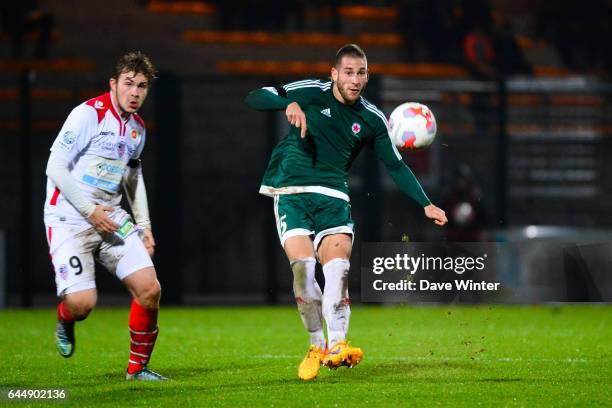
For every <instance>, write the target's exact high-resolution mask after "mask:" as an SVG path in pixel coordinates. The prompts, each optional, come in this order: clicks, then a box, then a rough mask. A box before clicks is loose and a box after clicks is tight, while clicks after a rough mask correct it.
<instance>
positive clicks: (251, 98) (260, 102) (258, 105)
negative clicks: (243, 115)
mask: <svg viewBox="0 0 612 408" xmlns="http://www.w3.org/2000/svg"><path fill="white" fill-rule="evenodd" d="M244 101H245V102H246V104H247V105H248V106H249V107H251V108H253V109H257V110H284V109H285V108H286V107H287V105H289V104H290V103H291V102H293V101H292V100H290V99H288V98H285V97H282V96H279V95H278V92H277V89H276V88H273V87H266V88H260V89H257V90H255V91H252V92H251V93H249V94H248V95H247V97H246V99H245V100H244Z"/></svg>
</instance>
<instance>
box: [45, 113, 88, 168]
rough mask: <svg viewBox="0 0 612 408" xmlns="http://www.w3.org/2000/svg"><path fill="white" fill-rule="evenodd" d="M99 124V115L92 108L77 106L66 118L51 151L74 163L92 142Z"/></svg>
mask: <svg viewBox="0 0 612 408" xmlns="http://www.w3.org/2000/svg"><path fill="white" fill-rule="evenodd" d="M97 123H98V115H97V114H96V112H95V110H94V109H93V108H92V107H91V106H88V105H85V104H82V105H79V106H77V107H76V108H74V109H73V110H72V112H70V115H68V118H66V121H65V122H64V125H63V126H62V129H61V130H60V132H59V134H58V135H57V137H56V138H55V141H54V142H53V146H51V151H52V152H56V153H58V154H61V156H62V157H63V158H64V159H66V160H67V161H68V162H72V161H73V160H74V159H75V158H76V157H77V155H78V154H79V153H80V152H81V151H82V150H83V149H85V148H86V147H87V145H88V144H89V142H90V141H91V138H92V137H93V136H94V134H95V131H96V128H97Z"/></svg>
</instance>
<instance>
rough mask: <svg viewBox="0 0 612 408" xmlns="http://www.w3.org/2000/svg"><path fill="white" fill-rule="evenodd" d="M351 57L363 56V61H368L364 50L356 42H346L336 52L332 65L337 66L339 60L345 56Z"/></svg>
mask: <svg viewBox="0 0 612 408" xmlns="http://www.w3.org/2000/svg"><path fill="white" fill-rule="evenodd" d="M347 55H348V56H349V57H353V58H363V59H364V60H365V62H366V63H367V62H368V59H367V57H366V55H365V52H364V51H363V50H362V49H361V47H360V46H358V45H357V44H346V45H343V46H342V48H340V49H339V50H338V52H336V59H335V60H334V66H335V67H337V66H338V64H339V63H340V61H341V60H342V58H343V57H345V56H347Z"/></svg>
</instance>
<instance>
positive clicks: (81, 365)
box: [0, 306, 612, 408]
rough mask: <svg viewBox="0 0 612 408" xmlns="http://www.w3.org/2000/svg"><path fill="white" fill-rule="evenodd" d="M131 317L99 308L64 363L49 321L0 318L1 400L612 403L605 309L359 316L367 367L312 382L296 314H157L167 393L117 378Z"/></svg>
mask: <svg viewBox="0 0 612 408" xmlns="http://www.w3.org/2000/svg"><path fill="white" fill-rule="evenodd" d="M127 318H128V310H127V309H99V310H96V311H95V312H94V313H93V314H92V315H91V316H90V317H89V319H87V321H85V322H82V323H79V324H78V325H77V332H76V335H77V349H76V353H75V355H74V356H73V357H72V358H70V359H63V358H61V357H60V356H59V355H58V354H57V352H56V350H55V346H54V343H53V328H54V323H55V312H54V310H51V309H48V310H34V311H22V310H9V311H3V312H0V388H2V389H3V392H4V393H6V390H7V389H10V388H66V389H68V391H69V393H70V396H69V399H68V401H66V402H55V403H52V404H50V405H52V406H61V405H74V406H81V407H82V406H97V407H100V406H112V407H118V406H131V407H133V406H161V407H174V406H182V407H186V406H239V407H247V406H248V407H251V406H276V407H286V406H304V407H309V408H311V407H316V406H338V407H355V406H368V407H372V406H423V407H430V406H479V405H480V406H495V407H498V406H544V407H549V406H577V407H585V406H610V405H612V306H560V307H552V306H550V307H549V306H539V307H538V306H527V307H512V306H475V307H456V306H437V307H354V308H353V314H352V319H351V330H350V333H349V334H350V339H351V340H352V342H353V343H354V344H355V345H357V346H359V347H361V348H362V349H363V350H364V352H365V358H364V361H363V362H362V363H361V364H360V365H359V366H357V367H356V368H353V369H346V368H341V369H338V370H336V371H328V370H327V369H325V368H324V369H322V370H321V374H320V376H319V378H318V379H317V380H316V381H314V382H309V383H303V382H301V381H300V380H299V379H298V378H297V365H298V364H299V362H300V360H301V359H302V357H303V356H304V355H305V353H306V349H307V346H308V344H307V341H308V340H307V336H306V335H305V333H304V331H303V328H302V325H301V321H300V319H299V317H298V314H297V311H296V310H295V308H289V307H274V308H272V307H253V308H237V307H236V308H199V309H169V308H166V309H162V311H161V312H160V335H159V339H158V343H157V346H156V349H155V353H154V354H153V359H152V361H151V364H150V366H151V368H152V369H154V370H156V371H159V372H160V373H161V374H163V375H166V376H169V377H171V378H172V379H173V381H172V382H168V383H157V384H151V383H133V382H126V381H124V380H123V378H124V370H125V367H126V363H127V357H128V346H129V337H128V331H127ZM2 404H7V402H6V399H5V400H4V402H1V401H0V405H2ZM8 405H10V406H24V404H23V403H8ZM26 405H32V406H41V404H40V403H35V402H28V403H26Z"/></svg>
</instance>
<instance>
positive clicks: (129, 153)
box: [44, 92, 146, 228]
mask: <svg viewBox="0 0 612 408" xmlns="http://www.w3.org/2000/svg"><path fill="white" fill-rule="evenodd" d="M145 135H146V130H145V124H144V121H143V120H142V119H141V118H140V117H139V116H138V115H137V114H136V113H134V114H131V115H130V116H129V117H128V119H127V120H123V119H122V118H121V116H120V115H119V113H118V112H117V109H116V108H115V106H114V105H113V100H112V97H111V93H110V92H107V93H105V94H102V95H100V96H98V97H96V98H92V99H90V100H88V101H86V102H84V103H82V104H80V105H79V106H77V107H76V108H74V109H73V110H72V112H71V113H70V115H68V118H67V119H66V122H65V123H64V126H63V127H62V129H61V130H60V132H59V134H58V136H57V138H56V139H55V142H54V143H53V146H52V147H51V151H53V152H54V154H61V155H62V156H63V157H64V158H65V159H66V160H67V161H68V163H69V171H70V175H71V176H72V178H73V179H74V180H75V181H76V183H77V185H78V187H79V188H80V189H81V191H82V192H83V194H84V195H85V197H86V198H87V199H89V200H91V202H92V203H94V204H102V205H108V206H118V205H119V203H120V202H121V185H122V179H123V175H124V173H125V171H126V169H127V164H128V161H129V160H131V159H137V158H139V157H140V154H141V152H142V149H143V147H144V144H145ZM44 213H45V224H47V225H56V226H59V225H66V226H72V227H74V226H83V227H84V228H86V227H90V226H91V225H90V224H89V223H88V221H87V220H86V219H85V218H84V217H83V216H82V215H81V214H80V213H79V212H78V211H77V210H76V208H74V207H73V206H72V205H71V204H70V203H69V202H68V201H67V200H66V199H65V198H64V196H63V195H62V193H61V191H60V190H59V189H58V188H57V187H56V186H55V183H53V181H52V180H51V179H49V178H47V199H46V200H45V210H44Z"/></svg>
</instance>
